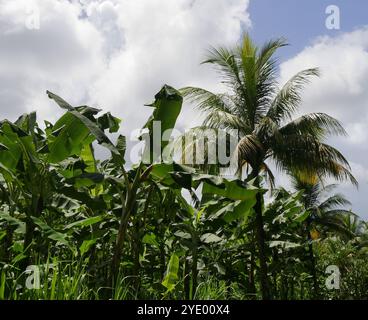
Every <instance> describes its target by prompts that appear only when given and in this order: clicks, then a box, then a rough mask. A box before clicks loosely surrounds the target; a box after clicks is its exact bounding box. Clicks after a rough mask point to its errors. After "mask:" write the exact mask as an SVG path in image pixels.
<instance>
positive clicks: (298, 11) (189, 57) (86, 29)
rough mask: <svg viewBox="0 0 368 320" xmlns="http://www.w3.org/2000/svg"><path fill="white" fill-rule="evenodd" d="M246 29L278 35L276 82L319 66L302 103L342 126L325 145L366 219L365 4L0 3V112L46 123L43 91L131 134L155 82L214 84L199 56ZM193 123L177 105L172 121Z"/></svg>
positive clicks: (188, 111) (307, 0) (291, 0)
mask: <svg viewBox="0 0 368 320" xmlns="http://www.w3.org/2000/svg"><path fill="white" fill-rule="evenodd" d="M331 5H334V6H335V7H334V8H336V7H337V8H338V9H339V13H340V15H339V16H340V19H339V22H340V23H339V26H338V25H337V20H336V19H335V20H334V21H332V20H331V11H330V12H329V13H326V8H328V7H329V6H331ZM334 13H336V11H334ZM326 21H327V22H334V24H333V26H334V27H336V28H337V29H329V28H328V27H327V26H330V27H331V23H330V24H327V26H326ZM244 32H248V33H250V35H251V36H252V37H253V38H254V40H255V41H256V42H257V43H259V44H262V43H263V42H264V41H268V40H270V39H271V38H279V37H284V38H286V39H287V41H288V43H289V44H290V45H289V46H288V47H286V48H283V49H282V50H281V51H280V52H279V61H280V72H279V82H280V84H282V83H285V82H286V81H287V79H288V78H290V77H291V76H292V75H293V74H294V73H296V72H297V71H300V70H302V69H305V68H310V67H319V68H320V70H321V73H322V76H321V78H320V79H316V80H314V81H313V82H312V83H311V84H310V85H309V86H308V87H307V89H306V90H305V92H304V94H303V103H302V105H301V111H302V112H303V113H307V112H315V111H319V112H326V113H328V114H330V115H332V116H335V117H336V118H338V119H339V120H340V121H342V122H343V124H344V126H345V128H346V130H347V131H348V134H349V136H348V137H346V138H341V137H340V138H338V139H336V138H335V139H331V141H329V142H330V143H333V144H334V145H335V146H337V147H338V148H339V149H340V150H341V151H342V152H343V153H344V154H345V155H346V157H347V158H348V160H349V161H350V163H351V166H352V169H353V173H354V174H355V176H356V177H357V179H358V181H359V183H360V186H359V190H356V189H354V188H353V187H352V186H350V185H349V184H344V185H341V186H340V188H339V189H340V191H342V192H343V193H345V194H346V195H347V196H348V197H349V199H350V200H351V202H352V203H353V210H354V211H355V212H357V213H358V214H359V215H360V216H362V217H364V218H366V219H368V210H367V208H368V197H367V196H366V195H367V194H368V162H367V160H366V156H367V151H368V144H367V142H368V131H367V130H365V128H366V125H365V124H366V123H367V120H368V105H367V103H368V91H367V90H365V87H366V83H367V82H368V2H367V1H366V0H354V1H349V0H330V1H329V0H297V1H296V0H175V1H173V0H134V1H133V0H79V1H77V0H75V1H72V0H69V1H67V0H17V1H14V0H0V115H1V118H8V119H10V120H15V119H16V118H17V117H18V116H19V115H20V114H22V113H24V112H30V111H33V110H36V111H37V114H38V117H39V122H41V120H43V119H48V120H56V119H57V117H58V116H59V115H60V114H61V112H62V111H61V110H59V109H58V108H57V107H56V106H55V105H54V104H53V103H52V101H50V100H49V99H48V98H47V96H46V94H45V92H46V90H50V91H52V92H55V93H57V94H59V95H60V96H62V97H63V98H65V99H66V100H67V101H69V102H70V103H71V104H73V105H82V104H83V105H85V104H89V105H91V106H94V107H99V108H102V109H103V110H105V111H111V112H112V113H113V114H114V115H116V116H118V117H120V118H121V119H122V128H121V133H123V134H125V135H127V136H128V138H129V137H130V135H131V134H132V133H134V132H136V131H137V129H139V128H141V127H142V125H143V124H144V123H145V121H146V119H147V117H148V116H149V115H150V113H151V111H152V110H151V109H150V108H148V107H144V104H146V103H148V102H151V101H152V99H153V96H154V95H155V93H157V92H158V91H159V89H160V88H161V86H162V85H163V84H165V83H167V84H169V85H172V86H174V87H177V88H180V87H183V86H187V85H192V86H200V87H204V88H207V89H209V90H213V91H219V90H221V89H222V85H221V84H220V82H219V78H218V77H217V75H216V74H215V72H214V71H213V70H211V69H210V68H209V67H208V66H204V65H200V62H201V61H202V60H203V58H204V56H205V54H206V50H207V49H208V47H209V46H216V45H225V46H231V45H234V44H236V43H237V42H238V41H239V39H240V38H241V36H242V34H243V33H244ZM200 119H201V116H200V115H199V114H198V113H197V111H195V110H193V109H192V107H191V106H190V105H188V104H185V105H184V108H183V112H182V114H181V116H180V118H179V123H178V127H179V128H188V127H191V126H194V125H197V124H198V123H199V121H200ZM279 180H280V183H284V182H285V177H282V176H280V178H279Z"/></svg>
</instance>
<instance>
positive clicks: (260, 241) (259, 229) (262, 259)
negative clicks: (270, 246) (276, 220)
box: [254, 193, 271, 300]
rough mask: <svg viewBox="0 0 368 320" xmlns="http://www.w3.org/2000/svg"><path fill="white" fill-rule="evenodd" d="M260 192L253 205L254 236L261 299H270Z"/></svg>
mask: <svg viewBox="0 0 368 320" xmlns="http://www.w3.org/2000/svg"><path fill="white" fill-rule="evenodd" d="M262 198H263V196H262V194H260V193H258V194H257V202H256V205H255V208H254V210H255V213H256V220H255V222H256V237H257V245H258V253H259V264H260V270H259V271H260V272H259V275H260V281H261V293H262V299H263V300H271V295H270V290H269V285H268V267H267V257H266V244H265V232H264V228H263V216H262V203H263V199H262Z"/></svg>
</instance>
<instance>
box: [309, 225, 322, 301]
mask: <svg viewBox="0 0 368 320" xmlns="http://www.w3.org/2000/svg"><path fill="white" fill-rule="evenodd" d="M307 239H308V255H309V262H310V268H311V269H310V272H311V275H312V279H313V299H318V297H319V288H318V279H317V268H316V258H315V256H314V251H313V244H312V237H311V234H310V221H309V220H307Z"/></svg>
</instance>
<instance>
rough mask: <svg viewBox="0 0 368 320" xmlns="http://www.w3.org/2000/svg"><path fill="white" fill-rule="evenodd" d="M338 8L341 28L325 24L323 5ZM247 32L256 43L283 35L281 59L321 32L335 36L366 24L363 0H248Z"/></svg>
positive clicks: (367, 8)
mask: <svg viewBox="0 0 368 320" xmlns="http://www.w3.org/2000/svg"><path fill="white" fill-rule="evenodd" d="M329 5H336V6H338V7H339V8H340V16H341V20H340V22H341V29H340V30H329V29H327V28H326V27H325V20H326V17H327V14H326V13H325V10H326V8H327V7H328V6H329ZM248 11H249V13H250V18H251V21H252V28H251V29H250V34H251V35H252V36H253V37H254V38H255V39H256V40H257V42H260V43H262V42H264V41H267V40H269V39H270V38H279V37H280V36H283V37H285V38H286V39H287V41H288V43H289V44H290V46H289V47H288V48H286V49H284V50H283V52H282V56H280V59H281V61H282V60H286V59H288V58H290V57H291V56H293V55H295V54H297V53H298V52H299V51H301V50H302V49H304V47H305V46H307V45H309V44H310V43H311V42H312V41H313V40H314V39H315V38H316V37H318V36H322V35H328V36H337V35H339V34H341V33H343V32H350V31H353V30H355V29H357V28H360V27H362V26H365V25H367V24H368V1H367V0H352V1H351V0H251V1H250V5H249V9H248Z"/></svg>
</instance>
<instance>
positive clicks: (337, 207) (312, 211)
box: [291, 172, 358, 298]
mask: <svg viewBox="0 0 368 320" xmlns="http://www.w3.org/2000/svg"><path fill="white" fill-rule="evenodd" d="M291 180H292V184H293V186H294V189H295V190H296V191H301V190H303V196H302V202H303V205H304V207H305V209H306V210H307V211H308V212H309V216H308V218H307V219H306V221H305V233H306V237H307V241H308V255H309V260H310V261H309V262H310V268H311V269H310V270H311V275H312V278H313V287H314V298H318V292H319V288H318V281H317V270H316V258H315V254H314V251H313V242H312V241H313V240H314V239H316V238H322V237H328V234H330V233H333V234H336V235H339V236H340V237H342V238H343V239H348V240H350V239H353V238H354V237H355V236H356V235H357V228H358V227H357V225H356V224H357V221H358V220H357V216H356V215H355V214H354V213H353V212H352V211H351V210H347V209H346V207H347V206H351V203H350V201H348V200H347V199H346V198H345V196H344V195H342V194H339V193H332V192H333V191H334V189H335V188H336V187H337V185H336V184H330V185H324V183H323V181H322V180H321V179H319V178H318V175H317V174H315V175H312V176H310V175H304V174H302V173H300V172H299V173H294V174H293V175H292V177H291ZM331 193H332V194H331Z"/></svg>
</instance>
